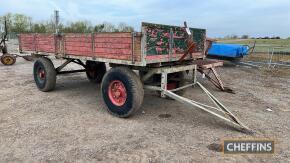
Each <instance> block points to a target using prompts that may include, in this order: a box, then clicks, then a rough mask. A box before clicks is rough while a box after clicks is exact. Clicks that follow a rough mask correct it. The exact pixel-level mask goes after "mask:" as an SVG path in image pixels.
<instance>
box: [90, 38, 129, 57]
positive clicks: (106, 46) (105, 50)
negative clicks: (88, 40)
mask: <svg viewBox="0 0 290 163" xmlns="http://www.w3.org/2000/svg"><path fill="white" fill-rule="evenodd" d="M94 38H95V43H94V48H95V52H94V54H95V56H96V57H102V58H103V57H104V58H110V59H121V60H131V59H132V34H131V33H98V34H95V36H94Z"/></svg>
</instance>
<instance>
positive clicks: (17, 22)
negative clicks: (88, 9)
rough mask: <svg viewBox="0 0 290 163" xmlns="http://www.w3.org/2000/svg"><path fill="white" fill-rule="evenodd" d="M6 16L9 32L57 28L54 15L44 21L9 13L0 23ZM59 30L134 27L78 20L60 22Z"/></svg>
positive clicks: (127, 28) (128, 29)
mask: <svg viewBox="0 0 290 163" xmlns="http://www.w3.org/2000/svg"><path fill="white" fill-rule="evenodd" d="M4 17H5V18H6V20H7V26H8V32H14V33H27V32H35V33H54V32H55V31H56V30H55V29H56V27H55V24H54V19H53V16H51V18H50V19H49V20H47V21H44V22H33V21H32V18H31V17H29V16H26V15H23V14H17V13H16V14H13V13H7V14H5V15H3V16H0V23H1V24H4ZM58 29H59V32H63V33H68V32H71V33H91V32H133V31H134V28H133V27H131V26H129V25H127V24H126V23H119V24H118V25H117V26H116V25H114V24H112V23H109V22H104V23H102V24H97V25H95V26H92V25H91V23H90V22H88V21H76V22H71V23H68V24H65V25H64V24H61V23H60V24H59V25H58Z"/></svg>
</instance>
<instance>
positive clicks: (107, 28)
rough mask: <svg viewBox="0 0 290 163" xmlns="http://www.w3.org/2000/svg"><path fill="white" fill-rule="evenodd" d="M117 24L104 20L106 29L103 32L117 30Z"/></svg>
mask: <svg viewBox="0 0 290 163" xmlns="http://www.w3.org/2000/svg"><path fill="white" fill-rule="evenodd" d="M117 31H118V29H116V27H115V25H114V24H112V23H108V22H104V29H103V32H117Z"/></svg>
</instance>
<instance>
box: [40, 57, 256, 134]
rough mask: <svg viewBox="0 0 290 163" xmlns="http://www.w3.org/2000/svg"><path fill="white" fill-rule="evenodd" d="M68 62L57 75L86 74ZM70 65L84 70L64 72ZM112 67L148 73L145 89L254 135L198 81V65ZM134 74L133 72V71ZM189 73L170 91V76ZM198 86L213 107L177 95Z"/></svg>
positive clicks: (145, 75) (78, 61)
mask: <svg viewBox="0 0 290 163" xmlns="http://www.w3.org/2000/svg"><path fill="white" fill-rule="evenodd" d="M38 57H44V56H42V55H38ZM63 59H66V61H65V62H64V63H63V64H62V65H60V66H58V67H57V68H55V72H56V75H61V74H68V73H77V72H86V71H87V69H88V66H87V65H86V64H85V63H84V62H83V61H82V60H80V59H78V58H77V59H73V58H63ZM70 63H75V64H78V65H81V66H82V67H83V68H84V69H79V70H71V71H62V70H63V68H64V67H66V66H67V65H68V64H70ZM110 66H111V67H112V68H113V69H114V68H116V67H127V68H129V69H131V70H139V72H140V71H146V72H147V73H146V74H144V75H143V76H140V77H139V80H140V81H141V82H142V83H143V88H144V89H147V90H150V91H158V92H159V93H160V96H161V97H162V98H168V97H169V98H171V99H174V100H176V101H178V102H180V103H182V104H184V105H186V106H189V108H192V109H193V108H194V109H200V110H202V111H204V112H206V113H208V114H210V115H212V116H214V117H216V118H218V119H220V120H223V121H224V122H226V123H228V124H231V125H233V126H234V127H236V128H237V129H239V130H240V131H243V132H247V133H252V131H251V130H250V129H249V128H248V127H247V126H246V125H244V124H243V123H242V122H241V121H240V120H239V119H238V118H237V117H236V116H235V115H234V114H233V113H232V112H231V111H230V110H229V109H228V108H226V107H225V106H224V105H223V104H222V103H221V102H220V101H219V100H218V99H217V98H216V97H215V96H214V95H213V94H212V93H210V92H209V90H207V89H206V88H205V87H204V86H203V85H202V84H201V83H199V82H198V81H197V78H196V74H197V72H198V66H197V64H192V63H191V64H190V63H187V64H182V65H168V66H164V67H148V66H146V67H142V66H128V65H118V64H110ZM132 72H133V71H132ZM179 72H183V73H189V72H191V73H192V74H191V77H190V78H189V79H187V84H185V85H182V86H180V87H177V88H174V89H168V87H167V86H168V76H169V75H170V74H173V73H179ZM156 74H158V75H160V76H161V79H160V83H157V84H156V83H149V84H148V83H146V81H148V80H149V79H150V78H151V77H152V76H153V75H156ZM195 86H198V87H199V88H201V90H202V91H203V92H204V93H205V95H207V97H208V98H209V100H210V101H212V103H213V104H214V106H211V105H209V104H205V103H201V102H198V101H195V100H192V99H188V98H186V97H183V96H181V95H179V94H177V93H176V92H177V91H180V90H184V89H186V88H189V87H195ZM143 88H142V89H143Z"/></svg>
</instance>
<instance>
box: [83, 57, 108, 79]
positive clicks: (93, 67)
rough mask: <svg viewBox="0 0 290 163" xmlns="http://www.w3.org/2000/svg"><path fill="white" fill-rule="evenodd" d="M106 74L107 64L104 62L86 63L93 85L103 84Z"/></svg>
mask: <svg viewBox="0 0 290 163" xmlns="http://www.w3.org/2000/svg"><path fill="white" fill-rule="evenodd" d="M105 73H106V64H105V63H103V62H95V61H86V74H87V78H88V79H89V80H90V81H91V82H93V83H101V81H102V79H103V77H104V75H105Z"/></svg>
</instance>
